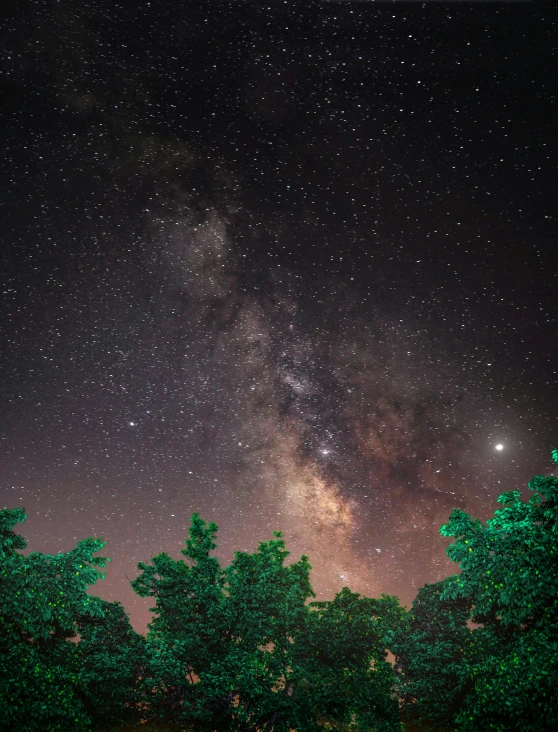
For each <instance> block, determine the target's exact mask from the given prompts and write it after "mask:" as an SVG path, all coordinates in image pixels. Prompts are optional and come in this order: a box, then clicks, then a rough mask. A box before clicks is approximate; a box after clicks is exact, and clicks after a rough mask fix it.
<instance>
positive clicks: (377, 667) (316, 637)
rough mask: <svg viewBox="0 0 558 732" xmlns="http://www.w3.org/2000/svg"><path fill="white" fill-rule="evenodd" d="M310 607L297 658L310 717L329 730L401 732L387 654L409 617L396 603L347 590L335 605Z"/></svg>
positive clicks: (320, 604) (321, 604) (313, 603)
mask: <svg viewBox="0 0 558 732" xmlns="http://www.w3.org/2000/svg"><path fill="white" fill-rule="evenodd" d="M309 608H310V610H311V611H310V612H309V614H308V616H307V634H306V638H305V639H304V640H303V642H302V643H301V644H300V647H299V649H298V655H299V663H300V665H301V666H302V667H303V668H304V672H305V673H304V676H305V683H304V684H303V690H304V697H305V698H304V701H305V702H306V706H307V707H308V708H309V709H311V710H312V713H311V716H312V718H313V719H315V720H319V721H320V722H321V724H323V725H324V726H325V728H326V729H350V730H354V731H355V732H357V731H359V730H362V731H363V732H364V730H372V729H373V730H378V731H379V730H385V731H386V732H387V731H388V730H389V731H390V732H391V731H392V730H397V732H399V730H400V729H401V725H400V723H399V710H398V703H397V697H396V694H395V686H394V676H393V670H392V667H391V665H390V664H389V663H388V662H387V661H386V655H387V654H386V651H385V648H386V639H387V637H388V635H389V633H391V632H393V631H394V630H395V629H396V628H397V627H399V625H400V624H401V622H402V621H403V618H404V616H405V609H404V608H402V607H401V606H400V605H399V601H398V599H397V598H394V597H390V596H388V595H382V597H381V599H379V600H377V599H371V598H366V597H360V596H359V595H358V594H356V593H354V592H351V591H350V590H349V589H348V588H347V587H344V588H343V589H342V590H341V592H339V593H338V594H337V595H336V596H335V598H334V599H333V600H332V601H324V602H312V603H310V605H309ZM301 696H302V695H301ZM301 701H302V700H301Z"/></svg>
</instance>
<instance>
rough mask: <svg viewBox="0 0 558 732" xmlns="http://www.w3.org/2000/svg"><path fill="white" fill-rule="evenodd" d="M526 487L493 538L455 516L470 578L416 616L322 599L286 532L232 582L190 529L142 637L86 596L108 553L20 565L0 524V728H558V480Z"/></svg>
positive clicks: (198, 527)
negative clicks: (293, 555)
mask: <svg viewBox="0 0 558 732" xmlns="http://www.w3.org/2000/svg"><path fill="white" fill-rule="evenodd" d="M553 459H554V461H555V462H556V463H558V453H557V452H556V451H554V452H553ZM529 488H530V489H531V490H532V491H533V492H534V495H533V497H532V498H531V500H530V501H529V502H528V503H524V502H522V501H521V500H520V494H519V492H518V491H511V492H508V493H504V494H502V495H501V496H500V497H499V498H498V502H499V503H500V504H503V506H504V508H502V509H500V510H497V511H495V514H494V518H493V519H491V520H489V521H487V524H486V526H483V525H482V524H481V522H480V521H479V520H478V519H475V520H473V519H471V517H470V516H469V515H468V514H467V513H465V512H464V511H461V510H458V509H455V510H454V511H453V512H452V513H451V516H450V519H449V522H448V523H447V524H445V525H444V526H442V527H441V529H440V533H441V534H442V535H443V536H452V537H456V539H455V543H454V544H451V545H450V546H449V547H448V548H447V549H446V552H447V554H448V556H449V557H450V559H452V560H453V561H455V562H456V563H459V569H460V570H461V571H460V573H459V574H455V575H453V576H451V577H447V578H446V579H444V580H443V581H441V582H437V583H434V584H427V585H425V586H424V587H422V588H421V589H419V591H418V594H417V597H416V598H415V600H414V601H413V604H412V607H411V609H410V610H409V612H407V611H406V610H405V608H403V607H401V605H400V604H399V600H398V598H396V597H390V596H387V595H382V597H381V598H380V599H371V598H365V597H360V596H359V595H357V594H355V593H353V592H351V591H350V590H349V589H348V588H347V587H344V588H343V589H342V591H341V592H339V593H338V594H337V595H336V597H335V598H334V599H333V600H331V601H327V602H312V601H310V602H309V600H311V598H312V597H313V596H314V593H313V592H312V588H311V585H310V580H309V575H310V569H311V567H310V565H309V563H308V559H307V557H305V556H303V557H301V559H300V560H299V561H298V562H296V563H293V564H290V565H286V564H285V560H286V559H287V557H288V554H289V553H288V552H287V551H286V550H285V545H284V542H283V540H282V538H281V534H280V533H279V532H276V533H274V538H273V539H272V540H271V541H266V542H262V543H261V544H260V545H259V547H258V550H257V551H256V552H254V553H253V554H248V553H246V552H237V553H236V554H235V556H234V559H233V561H232V563H231V564H230V566H228V567H226V568H222V567H221V566H220V564H219V561H218V560H217V559H216V558H215V557H212V556H210V555H211V552H213V551H214V550H215V548H216V543H215V535H216V532H217V526H216V525H215V524H213V523H209V524H206V523H205V522H204V521H203V520H202V519H201V518H200V517H199V516H198V515H197V514H194V515H193V517H192V522H191V527H190V530H189V538H188V539H187V541H186V548H185V549H184V550H182V554H183V555H184V557H185V559H181V560H174V559H172V558H171V557H169V556H168V555H167V554H165V553H163V554H160V555H158V556H157V557H155V558H154V559H152V562H151V564H144V563H140V564H139V565H138V568H139V569H140V570H141V573H140V574H139V575H138V577H137V578H136V579H135V580H133V581H132V587H133V588H134V590H135V591H136V592H137V593H138V594H139V595H141V596H142V597H152V598H153V599H154V603H155V604H154V607H153V608H152V611H153V613H154V617H153V620H152V622H151V623H150V625H149V630H148V634H147V637H144V636H142V635H140V634H138V633H136V632H135V631H134V630H133V628H132V627H131V625H130V622H129V619H128V617H127V616H126V613H125V611H124V608H123V607H122V606H121V605H120V604H119V603H117V602H112V603H111V602H106V601H104V600H101V599H100V598H98V597H95V596H92V595H88V594H87V588H88V586H90V585H93V584H95V582H96V581H97V579H98V578H99V577H101V578H102V577H104V574H103V573H102V572H100V571H99V570H98V569H97V567H104V566H105V562H106V561H107V560H106V559H104V558H100V557H94V556H93V554H94V553H96V552H97V551H99V550H100V549H102V547H103V546H105V543H104V542H103V541H102V540H97V539H92V538H88V539H86V540H84V541H80V542H79V543H78V545H77V547H76V548H75V549H72V550H71V551H70V552H67V553H65V554H63V553H60V554H57V555H55V556H52V555H48V554H41V553H38V552H35V553H32V554H30V555H29V556H24V555H22V554H21V553H20V551H19V550H22V549H24V548H25V547H26V542H25V540H24V539H23V538H22V537H21V536H19V535H18V534H16V533H15V532H14V531H13V528H14V526H15V525H16V524H17V523H18V522H21V521H24V520H25V518H26V515H25V513H24V511H23V510H22V509H13V510H9V509H5V510H2V511H0V731H1V732H4V731H5V732H8V731H10V732H11V731H12V730H20V731H21V732H51V731H52V732H54V731H55V730H60V731H61V732H63V731H68V732H70V731H76V732H81V731H83V732H86V731H87V732H88V731H93V730H94V731H97V730H99V731H100V732H103V731H107V732H108V730H117V729H120V730H124V729H131V728H132V727H137V728H138V729H142V730H145V731H147V730H155V729H157V730H169V732H170V731H171V730H192V731H193V730H196V731H198V730H200V731H201V730H207V731H208V732H209V731H211V730H219V732H228V730H231V731H232V730H245V731H246V732H249V731H253V732H256V731H257V730H261V731H262V732H263V731H264V730H265V731H266V732H271V731H272V730H273V732H289V730H297V732H315V731H317V730H325V729H330V730H334V729H336V730H351V731H354V732H357V731H359V730H361V731H364V730H367V731H369V732H372V731H374V732H380V731H385V732H391V731H392V730H393V731H394V732H395V731H396V730H397V731H398V732H399V731H400V730H401V729H402V723H403V725H404V727H405V728H409V729H421V730H429V731H431V732H444V731H446V730H447V731H450V730H464V731H465V730H467V731H469V730H470V731H473V730H474V731H475V732H476V731H479V732H481V731H484V730H487V731H488V730H491V731H493V732H507V731H508V730H521V731H525V732H530V731H531V730H532V731H533V732H534V730H551V729H555V720H556V719H558V561H557V556H558V540H557V538H558V479H557V478H555V477H553V476H550V477H541V476H536V477H535V478H533V480H532V481H531V482H530V483H529ZM541 495H542V496H543V497H544V499H545V500H544V501H542V502H541ZM470 623H474V624H475V625H476V626H478V627H474V628H471V627H470ZM387 650H389V651H391V652H392V653H393V654H394V655H395V665H394V667H392V666H391V665H390V664H389V663H388V662H387V660H386V655H387ZM145 722H147V724H146V723H145Z"/></svg>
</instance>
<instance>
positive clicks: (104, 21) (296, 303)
mask: <svg viewBox="0 0 558 732" xmlns="http://www.w3.org/2000/svg"><path fill="white" fill-rule="evenodd" d="M12 12H13V16H12V17H11V18H9V19H8V22H7V23H6V24H4V27H3V30H2V38H1V43H0V47H1V48H2V54H3V59H2V66H3V69H4V76H3V81H2V84H3V92H4V97H3V98H4V101H3V103H2V140H3V160H2V163H1V167H2V171H1V173H2V178H1V180H2V186H1V198H0V205H1V211H2V219H1V220H2V226H1V227H0V228H1V232H0V234H1V241H0V249H1V251H0V257H1V260H0V261H1V280H2V305H1V312H0V336H1V341H0V342H1V347H0V506H2V507H8V508H14V507H17V506H22V507H24V508H25V510H26V512H27V514H28V519H27V521H26V522H25V524H23V525H19V527H18V531H19V532H20V533H21V534H23V535H24V536H25V538H26V540H27V541H28V548H27V550H25V553H28V552H30V551H42V552H45V553H52V554H55V553H57V552H59V551H69V550H70V549H71V548H72V547H73V546H75V545H76V543H77V541H78V540H80V539H84V538H86V537H88V536H94V537H102V538H104V539H105V540H106V541H107V542H108V543H107V546H106V547H105V549H104V550H103V551H102V552H101V554H102V555H104V556H109V557H111V560H112V561H111V564H109V565H107V568H106V570H107V577H106V579H105V580H104V581H100V582H99V583H98V584H97V585H95V586H94V587H93V588H91V590H90V592H92V593H93V594H97V595H99V596H101V597H103V598H105V599H107V600H120V601H121V602H122V603H123V604H124V606H125V608H126V610H127V612H128V614H129V615H130V618H131V620H132V623H133V625H134V627H135V628H136V630H138V631H140V632H145V627H146V624H147V622H148V620H149V613H148V608H149V607H150V606H151V605H152V604H153V603H152V601H151V600H149V599H141V598H139V597H137V596H136V595H135V594H134V593H133V591H132V590H131V588H130V586H129V581H128V580H129V579H130V580H131V579H134V578H135V577H136V576H137V574H138V570H137V563H138V562H139V561H144V562H149V561H150V559H151V558H152V557H154V556H155V555H156V554H158V553H159V552H162V551H166V552H168V553H169V554H170V555H171V556H173V557H175V558H179V557H180V556H181V555H180V549H182V548H183V541H184V539H185V537H186V536H187V530H188V527H189V524H190V518H191V515H192V513H193V512H194V511H197V512H199V513H200V514H201V515H202V517H203V518H204V519H206V520H207V521H209V520H212V521H215V522H216V523H217V525H218V526H219V532H218V535H217V546H218V551H217V555H218V556H219V558H220V560H221V563H222V565H223V566H224V565H226V564H228V563H229V562H230V561H231V560H232V557H233V552H234V551H237V550H247V551H255V550H256V548H257V545H258V542H260V541H264V540H267V539H270V538H272V531H274V530H280V531H282V532H283V534H284V538H285V541H286V545H287V549H288V550H290V551H291V558H292V560H293V561H296V560H298V558H299V557H300V555H301V554H307V555H308V556H309V558H310V563H311V564H312V567H313V569H312V574H311V581H312V585H313V588H314V591H315V592H316V595H317V598H316V599H332V598H333V596H334V594H335V593H336V592H338V591H339V590H340V589H341V588H342V586H344V585H346V586H348V587H350V589H351V590H353V591H356V592H360V593H361V594H363V595H366V596H368V597H379V596H380V594H381V593H382V592H386V593H389V594H393V595H397V596H398V597H399V598H400V600H401V602H402V603H403V604H405V605H406V606H407V607H410V604H411V602H412V600H413V598H414V597H415V595H416V593H417V590H418V588H419V587H421V586H423V585H424V584H425V583H426V582H436V581H438V580H440V579H443V578H444V577H445V576H447V575H448V574H454V573H455V572H456V571H457V565H455V564H453V563H452V562H450V561H449V559H448V558H447V556H446V555H445V553H444V549H445V548H446V547H447V546H448V544H449V540H448V539H445V538H444V537H441V536H440V535H439V528H440V526H441V525H442V524H443V523H445V522H447V520H448V518H449V514H450V513H451V510H452V509H453V508H454V507H459V508H462V509H465V510H467V511H468V512H470V513H471V514H472V515H473V516H478V517H479V518H481V519H482V520H483V521H484V520H486V519H487V518H490V517H491V516H492V515H493V512H494V510H495V509H496V508H498V506H497V504H496V502H495V501H496V498H497V497H498V495H499V494H500V493H502V492H503V491H505V490H513V489H516V490H520V491H521V492H522V496H523V498H524V500H526V499H528V497H529V496H530V492H529V491H528V489H527V481H528V480H530V479H531V478H532V477H533V476H534V475H536V474H546V475H548V474H550V473H551V472H552V468H553V464H552V461H551V458H550V449H551V448H553V447H558V424H557V417H558V380H557V366H556V364H557V355H558V353H557V340H556V323H557V307H556V288H557V285H558V274H557V273H558V269H557V266H556V263H557V260H556V259H555V255H554V256H553V251H554V250H555V247H556V200H557V196H556V186H555V183H556V162H557V161H556V144H555V138H554V135H553V116H554V119H555V118H556V114H555V113H556V89H555V86H554V83H553V80H555V78H556V72H557V69H556V56H557V55H556V50H557V49H556V41H555V38H556V37H558V28H557V22H556V21H557V14H556V12H555V10H554V11H553V10H552V8H551V7H550V5H541V4H538V3H535V2H533V3H507V4H506V3H484V4H483V3H472V4H461V3H445V4H444V3H426V4H424V5H422V4H417V3H413V4H406V3H390V4H376V3H375V4H372V3H366V2H352V3H351V2H343V3H339V2H311V0H308V1H307V2H305V3H297V2H291V3H282V2H277V1H275V0H273V1H272V2H268V3H263V2H262V3H251V2H248V1H246V2H244V1H241V0H237V1H236V2H220V1H219V0H215V2H214V3H212V4H208V3H197V2H196V3H194V2H174V1H172V0H171V1H170V2H165V3H156V2H151V3H150V2H145V1H144V0H142V1H141V2H137V3H130V4H129V3H123V4H116V3H114V2H113V1H112V0H96V1H95V2H77V1H76V2H73V1H71V0H60V2H58V3H56V4H54V3H53V4H50V3H43V2H30V3H23V4H19V3H17V4H14V5H13V8H12ZM553 248H554V250H553Z"/></svg>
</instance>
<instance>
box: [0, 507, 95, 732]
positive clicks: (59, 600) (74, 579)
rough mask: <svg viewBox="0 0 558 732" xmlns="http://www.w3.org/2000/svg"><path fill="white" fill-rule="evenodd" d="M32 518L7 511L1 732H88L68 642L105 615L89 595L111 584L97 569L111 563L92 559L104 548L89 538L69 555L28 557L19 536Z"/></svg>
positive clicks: (0, 616) (1, 527) (0, 519)
mask: <svg viewBox="0 0 558 732" xmlns="http://www.w3.org/2000/svg"><path fill="white" fill-rule="evenodd" d="M26 518H27V516H26V514H25V512H24V510H23V509H21V508H17V509H13V510H9V509H4V510H2V511H0V730H9V731H10V732H11V731H12V730H18V731H21V732H44V730H61V731H63V730H68V732H70V731H71V732H81V730H84V731H85V730H89V729H90V723H91V719H90V717H89V714H88V712H87V708H86V707H87V702H86V699H84V698H83V696H82V694H81V693H80V684H79V681H78V676H77V674H75V673H72V672H71V669H72V667H74V660H75V654H76V645H75V644H74V643H72V642H71V641H70V640H69V639H71V638H75V637H76V634H77V629H78V625H77V624H78V622H79V620H80V619H88V618H95V617H99V616H100V615H101V614H102V608H101V602H100V600H99V598H97V597H92V596H89V595H87V594H86V589H87V586H88V585H91V584H94V583H95V582H96V581H97V579H98V578H99V576H101V577H104V574H103V573H100V572H99V571H98V570H97V569H96V566H101V567H103V566H104V565H105V561H106V560H105V559H104V558H102V557H96V558H94V557H93V554H94V553H95V552H96V551H98V550H99V549H101V548H102V547H103V546H105V543H104V542H103V541H100V540H97V539H92V538H89V539H85V540H84V541H80V542H79V543H78V545H77V547H76V548H74V549H72V550H71V551H69V552H67V553H65V554H64V553H60V554H57V555H55V556H53V555H50V554H41V553H40V552H33V553H32V554H30V555H29V556H27V557H26V556H23V555H22V554H20V553H19V552H18V550H20V549H25V547H26V546H27V543H26V541H25V539H24V538H23V537H22V536H19V535H17V534H15V533H14V532H13V531H12V529H13V527H14V526H15V525H16V524H17V523H18V522H23V521H25V519H26ZM74 668H75V667H74Z"/></svg>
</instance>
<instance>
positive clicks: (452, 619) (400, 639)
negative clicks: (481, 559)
mask: <svg viewBox="0 0 558 732" xmlns="http://www.w3.org/2000/svg"><path fill="white" fill-rule="evenodd" d="M448 581H450V582H451V580H448V579H447V578H446V579H445V580H443V581H441V582H436V583H434V584H426V585H425V586H424V587H421V588H420V589H419V591H418V593H417V596H416V598H415V599H414V600H413V604H412V606H411V610H410V611H409V613H408V614H407V616H406V617H405V621H404V623H403V624H402V625H401V626H400V628H398V629H397V630H395V631H392V632H391V633H390V637H389V638H388V642H387V644H388V647H389V649H390V650H391V652H392V653H393V654H394V655H395V667H394V670H395V673H396V679H397V681H396V684H397V689H398V695H399V698H400V700H401V702H402V707H401V719H402V721H403V722H404V723H405V724H407V725H419V726H420V729H424V730H429V732H430V731H431V732H445V730H450V729H455V728H456V714H457V713H458V711H459V710H460V708H461V705H462V703H463V699H464V698H465V695H466V694H467V693H468V692H469V691H470V681H469V666H468V663H467V660H466V656H465V650H466V649H469V647H470V645H471V631H470V630H469V628H468V627H467V619H468V617H469V611H470V603H469V602H468V601H467V600H463V599H455V600H454V599H452V600H442V599H441V597H442V595H443V592H444V589H445V587H446V584H447V583H448Z"/></svg>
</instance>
